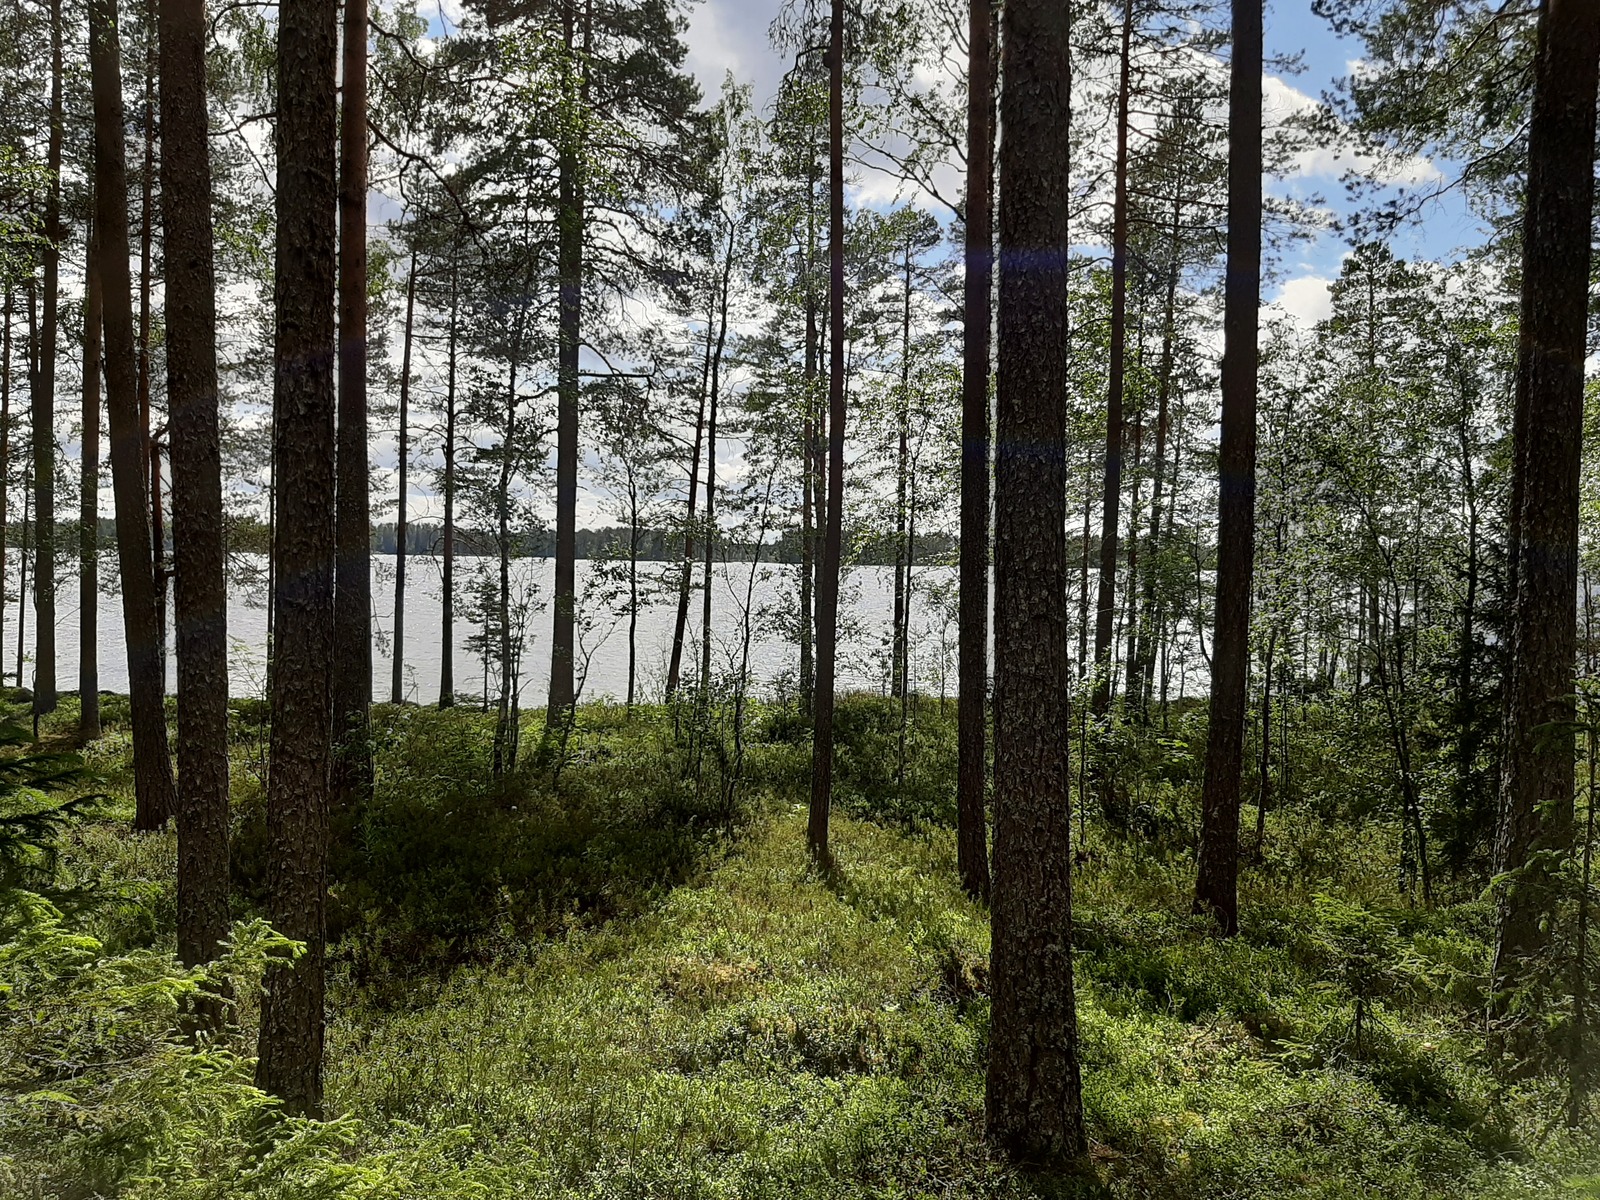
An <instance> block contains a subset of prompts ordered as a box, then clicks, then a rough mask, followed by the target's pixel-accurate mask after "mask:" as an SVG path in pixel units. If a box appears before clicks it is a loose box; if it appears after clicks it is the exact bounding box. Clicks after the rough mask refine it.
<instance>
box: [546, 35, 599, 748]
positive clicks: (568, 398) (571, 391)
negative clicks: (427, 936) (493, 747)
mask: <svg viewBox="0 0 1600 1200" xmlns="http://www.w3.org/2000/svg"><path fill="white" fill-rule="evenodd" d="M573 8H574V5H573V4H566V5H564V6H563V7H562V23H563V28H562V38H563V43H564V45H565V47H566V57H565V59H564V63H565V65H564V67H563V71H564V72H565V73H566V84H565V86H566V89H567V92H568V96H569V99H571V100H572V101H573V102H575V103H577V104H578V105H580V106H581V105H582V104H583V102H584V100H585V98H586V96H587V93H588V83H587V77H588V68H587V67H586V66H579V65H577V63H576V60H577V58H578V55H577V54H576V53H575V51H576V50H577V48H578V44H577V43H576V42H575V40H574V37H573ZM588 25H589V10H588V9H587V8H585V12H584V36H583V49H584V50H585V51H586V50H587V49H588V43H589V29H588ZM574 76H577V78H576V79H574ZM582 170H583V168H582V160H581V157H580V147H579V145H578V142H577V138H576V135H575V134H572V133H568V134H567V135H565V136H564V137H563V139H562V144H561V150H560V154H559V161H558V164H557V182H556V187H557V192H558V193H559V200H558V202H557V204H558V210H557V215H556V230H557V239H558V243H559V244H558V249H557V257H558V260H559V261H558V265H557V273H558V276H559V285H558V288H559V293H560V300H559V306H558V314H557V315H558V328H557V333H556V359H557V361H556V562H555V596H554V603H553V604H552V605H551V608H552V610H553V613H554V624H553V628H552V631H551V637H550V688H549V695H548V713H547V716H546V718H545V736H546V738H549V737H551V736H553V734H554V731H556V730H557V729H559V728H561V727H563V726H564V725H565V723H566V722H567V721H569V720H570V719H571V717H572V706H573V704H574V703H575V702H576V700H577V694H576V691H575V689H574V683H573V665H574V658H575V651H576V643H575V637H574V630H575V624H576V616H577V607H578V590H577V588H578V585H577V580H578V575H577V530H578V347H579V345H580V343H581V340H582V336H583V237H584V220H585V214H584V187H583V178H582Z"/></svg>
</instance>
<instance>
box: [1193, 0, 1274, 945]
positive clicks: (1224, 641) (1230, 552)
mask: <svg viewBox="0 0 1600 1200" xmlns="http://www.w3.org/2000/svg"><path fill="white" fill-rule="evenodd" d="M1261 40H1262V0H1233V67H1232V76H1231V80H1230V83H1229V92H1228V275H1227V283H1226V286H1225V289H1224V292H1223V318H1222V337H1223V351H1222V440H1221V446H1220V448H1219V451H1218V456H1217V466H1218V473H1219V475H1220V477H1221V478H1220V483H1221V491H1220V497H1219V500H1218V510H1217V516H1218V520H1217V545H1218V548H1217V616H1216V627H1215V629H1214V630H1213V632H1212V645H1211V726H1210V731H1209V733H1208V735H1207V738H1206V768H1205V783H1204V784H1203V787H1202V791H1201V814H1200V854H1199V858H1200V863H1199V872H1198V874H1197V876H1196V879H1195V897H1194V907H1195V911H1196V912H1197V913H1208V914H1210V916H1211V917H1212V919H1213V920H1215V921H1216V923H1217V928H1218V929H1219V930H1220V931H1221V932H1222V933H1223V934H1226V935H1229V936H1231V935H1232V934H1234V933H1236V932H1237V931H1238V928H1239V775H1240V770H1241V766H1242V759H1243V754H1244V720H1245V706H1246V701H1247V699H1248V696H1247V692H1248V680H1247V676H1248V671H1249V664H1250V588H1251V578H1252V575H1253V572H1254V567H1255V544H1256V524H1255V520H1256V518H1255V507H1256V372H1257V367H1258V357H1257V349H1256V335H1257V331H1258V328H1259V323H1260V306H1261Z"/></svg>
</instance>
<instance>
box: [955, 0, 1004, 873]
mask: <svg viewBox="0 0 1600 1200" xmlns="http://www.w3.org/2000/svg"><path fill="white" fill-rule="evenodd" d="M969 18H970V24H969V28H968V35H967V36H968V41H967V47H968V67H967V71H968V99H967V197H966V202H967V208H966V213H965V214H964V215H965V217H966V222H965V239H966V241H965V245H964V247H963V254H964V257H965V259H966V278H965V280H964V281H963V285H962V306H963V311H962V321H961V325H962V352H961V353H962V364H961V563H960V568H959V581H958V584H957V586H958V588H959V593H960V594H959V596H958V598H957V605H958V608H959V628H958V632H957V636H958V638H959V644H958V646H957V649H956V654H957V659H958V661H957V674H958V676H959V682H958V685H957V690H958V692H959V698H958V700H957V712H956V725H957V730H956V736H957V742H958V745H957V774H958V780H957V801H956V825H957V829H956V867H957V871H958V872H959V874H960V876H961V886H962V887H963V888H964V889H966V892H967V894H968V895H970V896H976V897H980V898H984V899H987V898H988V895H989V830H988V814H987V808H988V805H987V803H986V800H987V797H986V795H985V793H986V790H987V788H986V784H987V782H988V769H987V767H988V764H987V761H986V759H987V748H986V742H987V736H988V731H987V730H986V728H985V718H986V710H987V704H986V701H987V699H988V692H989V341H990V328H989V326H990V319H991V315H992V311H991V310H992V293H993V287H994V210H993V205H992V202H993V199H994V103H995V100H994V97H995V85H994V53H995V46H994V40H995V39H994V23H995V13H994V8H993V5H992V4H991V2H990V0H972V5H971V10H970V14H969Z"/></svg>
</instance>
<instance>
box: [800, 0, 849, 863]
mask: <svg viewBox="0 0 1600 1200" xmlns="http://www.w3.org/2000/svg"><path fill="white" fill-rule="evenodd" d="M844 6H845V0H833V5H832V11H831V14H830V16H829V20H828V513H827V532H826V534H825V535H824V537H823V540H822V563H821V570H820V571H819V574H818V579H817V692H816V697H815V708H816V718H815V721H814V723H813V725H812V732H811V811H810V813H809V815H808V819H807V822H806V846H807V848H808V849H809V850H810V852H811V857H812V858H813V859H814V860H815V861H816V862H818V863H820V864H823V865H828V864H831V863H832V861H833V860H832V856H831V854H830V852H829V850H828V809H829V805H830V803H831V798H832V795H833V708H834V694H833V688H834V655H835V651H836V649H837V646H838V639H839V559H840V557H841V554H840V552H841V549H842V544H843V541H844V528H843V517H844V399H845V397H844V333H845V330H844Z"/></svg>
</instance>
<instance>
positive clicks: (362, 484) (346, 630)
mask: <svg viewBox="0 0 1600 1200" xmlns="http://www.w3.org/2000/svg"><path fill="white" fill-rule="evenodd" d="M343 75H344V78H343V88H342V92H343V106H342V109H341V114H340V118H341V119H340V127H339V401H338V404H339V412H338V420H339V431H338V461H337V465H336V470H337V474H338V479H337V484H336V486H337V489H338V498H337V500H336V512H335V517H334V521H335V527H336V532H335V537H336V539H337V541H338V550H337V552H336V566H335V568H334V590H333V596H334V604H333V685H332V689H333V690H332V695H333V742H334V757H333V774H332V786H331V793H330V802H331V803H332V804H333V806H334V807H335V808H337V809H341V810H348V809H352V808H354V807H356V806H357V805H359V804H361V803H362V802H363V801H364V800H365V799H366V798H367V797H369V796H370V795H371V794H372V750H371V746H370V743H369V738H368V720H369V716H370V711H371V708H372V497H371V483H370V471H371V461H370V459H369V458H368V454H367V4H366V0H344V71H343Z"/></svg>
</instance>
